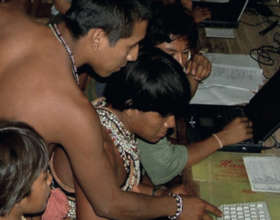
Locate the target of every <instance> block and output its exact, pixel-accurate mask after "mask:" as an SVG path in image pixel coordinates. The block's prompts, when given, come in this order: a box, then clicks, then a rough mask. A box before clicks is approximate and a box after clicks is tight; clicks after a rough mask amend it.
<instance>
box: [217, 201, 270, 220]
mask: <svg viewBox="0 0 280 220" xmlns="http://www.w3.org/2000/svg"><path fill="white" fill-rule="evenodd" d="M219 209H220V210H221V211H222V212H223V216H222V217H219V218H217V220H271V218H270V214H269V211H268V208H267V205H266V202H248V203H235V204H223V205H221V206H220V207H219Z"/></svg>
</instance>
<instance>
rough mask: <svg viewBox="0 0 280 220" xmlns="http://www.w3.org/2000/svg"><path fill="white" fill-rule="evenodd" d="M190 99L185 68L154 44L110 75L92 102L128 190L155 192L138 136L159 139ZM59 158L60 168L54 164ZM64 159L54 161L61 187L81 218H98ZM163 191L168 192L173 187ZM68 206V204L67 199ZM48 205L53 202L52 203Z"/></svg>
mask: <svg viewBox="0 0 280 220" xmlns="http://www.w3.org/2000/svg"><path fill="white" fill-rule="evenodd" d="M189 98H190V89H189V83H188V80H187V79H186V77H185V74H184V72H183V71H182V68H181V66H180V65H179V64H178V63H177V61H175V60H174V59H173V58H172V57H171V56H170V55H168V54H166V53H164V52H163V51H161V50H160V49H158V48H155V47H149V48H142V49H141V50H140V52H139V57H138V59H137V60H136V61H135V62H129V63H128V64H127V66H126V67H124V68H122V69H121V71H120V72H118V73H115V74H114V75H113V76H112V77H111V78H110V81H108V83H107V85H106V89H105V92H104V97H103V98H100V99H97V100H95V101H94V103H93V105H94V107H95V108H96V111H97V114H98V116H99V118H100V121H101V124H102V131H103V137H104V146H103V148H104V151H105V152H106V155H107V156H108V158H109V161H110V165H111V167H112V169H113V170H114V175H115V176H116V177H117V180H118V185H119V187H120V188H121V189H122V190H123V191H128V192H137V193H142V194H147V195H150V196H152V195H153V187H151V186H147V185H144V184H142V183H141V170H140V169H141V165H140V160H139V152H138V149H137V142H136V138H135V136H140V137H142V138H144V139H145V140H147V141H150V142H157V141H158V140H159V139H160V138H162V137H163V136H165V135H166V132H167V130H168V129H169V128H171V127H173V126H174V125H175V123H174V116H179V115H182V114H184V112H185V111H188V102H189ZM143 125H145V126H143ZM54 160H56V162H57V167H54V166H53V162H54ZM63 163H65V161H63V160H61V158H60V155H56V154H55V155H54V157H52V159H51V161H50V170H51V173H52V174H53V176H54V180H55V182H57V184H56V188H58V189H62V191H64V192H67V193H65V197H66V195H68V199H70V201H72V202H75V201H78V202H79V204H78V205H79V207H80V208H79V210H80V211H79V212H78V213H77V218H78V219H99V218H98V217H97V216H96V214H95V212H94V210H93V209H92V208H91V207H90V204H89V203H88V201H87V199H86V198H85V197H78V198H75V193H76V192H75V190H74V183H73V182H71V181H69V180H70V179H71V178H70V177H67V173H69V172H63V171H64V169H61V167H65V165H64V164H63ZM65 186H67V187H65ZM69 186H70V188H69ZM170 190H172V189H170ZM175 190H176V192H180V193H184V192H183V191H178V190H179V189H178V187H177V188H176V189H175ZM70 193H72V196H71V197H69V194H70ZM162 193H163V192H162ZM162 195H163V194H162ZM164 195H168V191H165V192H164ZM173 196H175V197H176V198H177V199H178V202H177V203H178V204H177V205H178V207H179V209H178V211H177V213H178V214H177V215H179V214H180V212H181V210H180V207H181V204H182V201H180V200H181V198H180V196H178V195H175V194H174V195H173ZM76 199H77V200H76ZM66 200H67V199H66ZM64 206H67V201H66V203H65V205H64ZM48 207H54V205H52V204H51V202H49V204H48ZM55 211H56V210H55V209H53V208H50V209H48V208H47V210H46V212H45V213H44V215H43V219H52V218H47V217H46V216H48V215H49V214H50V215H51V216H53V215H54V212H55ZM69 211H70V210H69ZM74 212H75V210H73V213H74Z"/></svg>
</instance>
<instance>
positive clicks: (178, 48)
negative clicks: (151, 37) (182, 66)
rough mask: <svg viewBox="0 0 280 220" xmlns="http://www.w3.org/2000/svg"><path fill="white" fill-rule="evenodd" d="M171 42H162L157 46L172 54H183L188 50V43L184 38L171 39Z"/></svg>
mask: <svg viewBox="0 0 280 220" xmlns="http://www.w3.org/2000/svg"><path fill="white" fill-rule="evenodd" d="M171 39H173V40H172V41H171V42H164V43H161V44H159V45H157V46H158V47H159V48H161V49H163V50H169V51H174V52H183V51H185V50H187V49H189V41H188V39H187V38H186V37H171Z"/></svg>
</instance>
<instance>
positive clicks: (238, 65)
mask: <svg viewBox="0 0 280 220" xmlns="http://www.w3.org/2000/svg"><path fill="white" fill-rule="evenodd" d="M205 55H206V57H207V58H208V59H209V60H210V62H211V63H212V71H211V74H210V76H209V77H208V78H207V79H205V80H204V81H203V82H202V83H200V85H199V87H198V90H197V92H196V94H195V96H194V97H193V99H192V100H191V103H192V104H217V105H219V104H220V105H235V104H243V103H248V102H249V100H250V99H251V98H252V97H253V95H254V94H255V93H256V92H257V91H258V89H259V87H260V86H261V85H263V83H264V79H265V78H264V76H263V70H262V69H261V68H260V67H259V66H258V63H256V62H255V61H254V60H253V59H252V58H251V57H250V56H249V55H241V54H218V53H208V54H205Z"/></svg>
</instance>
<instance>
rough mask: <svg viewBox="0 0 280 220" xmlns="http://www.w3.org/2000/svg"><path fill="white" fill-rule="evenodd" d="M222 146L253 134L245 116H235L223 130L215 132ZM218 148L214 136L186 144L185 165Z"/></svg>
mask: <svg viewBox="0 0 280 220" xmlns="http://www.w3.org/2000/svg"><path fill="white" fill-rule="evenodd" d="M216 135H217V136H218V138H219V139H220V140H221V142H222V144H223V146H225V147H226V145H230V144H234V143H238V142H240V141H243V140H246V139H249V138H251V137H252V136H253V129H252V125H251V122H249V121H248V119H247V118H245V117H244V118H236V119H234V120H233V121H232V122H230V123H229V124H228V125H227V126H225V128H224V129H223V130H221V131H220V132H218V133H216ZM219 148H220V144H219V142H218V141H217V140H216V138H215V137H214V136H211V137H209V138H207V139H205V140H203V141H200V142H196V143H193V144H190V145H189V146H188V152H189V159H188V162H187V164H186V167H190V166H191V165H193V164H195V163H197V162H199V161H201V160H203V159H204V158H206V157H207V156H209V155H210V154H212V153H213V152H215V151H216V150H218V149H219Z"/></svg>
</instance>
